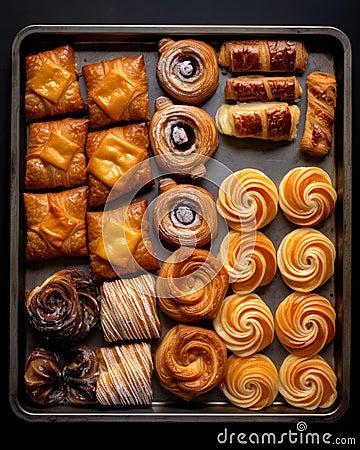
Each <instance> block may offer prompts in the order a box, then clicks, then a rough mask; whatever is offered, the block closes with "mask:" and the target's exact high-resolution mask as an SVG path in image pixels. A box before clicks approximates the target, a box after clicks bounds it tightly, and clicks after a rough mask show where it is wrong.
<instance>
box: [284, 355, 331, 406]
mask: <svg viewBox="0 0 360 450" xmlns="http://www.w3.org/2000/svg"><path fill="white" fill-rule="evenodd" d="M336 383H337V377H336V374H335V372H334V370H333V369H332V368H331V367H330V365H329V364H328V363H327V362H326V361H325V360H324V359H323V358H322V357H321V356H320V355H314V356H312V357H305V356H304V357H301V356H296V355H292V354H290V355H289V356H287V357H286V358H285V360H284V361H283V363H282V365H281V367H280V369H279V392H280V394H281V395H282V396H283V397H284V399H285V400H286V401H287V402H288V403H290V405H293V406H296V407H297V408H303V409H307V410H314V409H316V408H328V407H329V406H331V405H332V404H333V403H334V401H335V400H336V397H337V391H336Z"/></svg>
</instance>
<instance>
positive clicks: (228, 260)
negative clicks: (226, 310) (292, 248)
mask: <svg viewBox="0 0 360 450" xmlns="http://www.w3.org/2000/svg"><path fill="white" fill-rule="evenodd" d="M219 259H220V261H221V263H222V264H223V265H224V268H225V270H226V271H227V273H228V274H229V277H230V278H229V279H230V283H231V288H232V290H233V291H234V292H235V293H237V294H249V293H250V292H253V291H254V290H255V289H256V288H257V287H259V286H266V285H267V284H269V283H270V282H271V281H272V279H273V278H274V276H275V274H276V270H277V265H276V250H275V247H274V244H273V243H272V242H271V241H270V239H269V238H268V237H267V236H265V234H263V233H261V231H255V232H252V233H241V232H239V231H234V230H230V232H229V233H228V234H227V235H226V236H225V237H224V239H223V241H222V242H221V245H220V251H219Z"/></svg>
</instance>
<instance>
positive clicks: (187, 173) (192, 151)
mask: <svg viewBox="0 0 360 450" xmlns="http://www.w3.org/2000/svg"><path fill="white" fill-rule="evenodd" d="M149 136H150V143H151V148H152V150H153V152H154V154H155V156H156V162H157V164H159V166H160V167H162V168H163V169H165V170H167V171H169V172H171V173H174V174H176V175H177V176H183V177H190V178H193V179H198V178H202V177H204V176H205V174H206V168H205V164H206V162H207V160H208V158H210V157H211V156H212V155H213V154H214V153H215V151H216V149H217V147H218V140H219V139H218V131H217V128H216V124H215V121H214V119H213V118H212V117H211V116H210V115H209V114H208V113H207V112H206V111H204V110H203V109H201V108H198V107H196V106H191V105H174V104H173V103H172V101H171V100H170V99H168V98H167V97H158V98H157V99H156V100H155V113H154V115H153V116H152V118H151V122H150V128H149Z"/></svg>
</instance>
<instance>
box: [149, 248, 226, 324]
mask: <svg viewBox="0 0 360 450" xmlns="http://www.w3.org/2000/svg"><path fill="white" fill-rule="evenodd" d="M228 286H229V280H228V274H227V272H226V270H225V269H224V268H223V267H222V266H221V264H220V262H219V261H218V260H217V259H216V258H215V256H213V255H212V253H210V252H209V251H208V250H203V249H199V248H195V249H194V248H190V247H180V248H179V249H177V250H176V251H175V252H174V253H173V254H171V255H170V256H169V258H168V259H167V260H166V261H165V262H164V263H163V265H162V267H161V269H160V272H159V276H158V277H157V280H156V293H157V297H158V304H159V307H160V308H161V309H162V311H164V312H165V313H166V314H167V315H169V316H170V317H172V318H173V319H175V320H177V321H178V322H185V323H190V322H195V321H198V320H201V319H214V317H215V316H216V314H217V312H218V310H219V308H220V305H221V302H222V301H223V299H224V297H225V295H226V292H227V289H228Z"/></svg>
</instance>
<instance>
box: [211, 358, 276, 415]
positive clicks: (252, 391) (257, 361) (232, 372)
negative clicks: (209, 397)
mask: <svg viewBox="0 0 360 450" xmlns="http://www.w3.org/2000/svg"><path fill="white" fill-rule="evenodd" d="M220 389H221V391H222V392H223V394H224V395H225V397H226V398H227V399H228V400H229V401H230V402H231V403H233V404H234V405H236V406H239V407H240V408H246V409H250V410H255V411H256V410H260V409H263V408H266V407H267V406H270V405H271V404H272V403H273V402H274V400H275V398H276V396H277V394H278V372H277V370H276V367H275V365H274V363H273V362H272V361H271V359H270V358H268V357H267V356H265V355H262V354H260V353H258V354H255V355H252V356H246V357H239V356H236V355H231V356H229V358H228V361H227V368H226V375H225V378H224V380H223V381H222V383H221V384H220Z"/></svg>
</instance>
